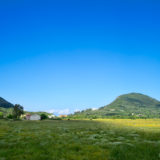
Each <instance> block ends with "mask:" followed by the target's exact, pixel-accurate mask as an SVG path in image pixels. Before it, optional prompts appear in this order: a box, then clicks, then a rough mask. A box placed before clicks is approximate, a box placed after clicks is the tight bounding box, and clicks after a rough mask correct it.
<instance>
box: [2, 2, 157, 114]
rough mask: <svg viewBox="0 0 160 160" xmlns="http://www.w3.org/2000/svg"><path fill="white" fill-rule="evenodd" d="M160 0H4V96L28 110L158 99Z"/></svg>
mask: <svg viewBox="0 0 160 160" xmlns="http://www.w3.org/2000/svg"><path fill="white" fill-rule="evenodd" d="M159 8H160V2H159V1H158V0H143V1H142V0H129V1H128V0H126V1H125V0H113V1H106V0H88V1H87V0H76V1H75V0H67V1H66V0H37V1H36V0H14V1H13V0H5V1H0V20H1V22H0V23H1V24H0V96H1V97H3V98H5V99H7V100H8V101H10V102H12V103H14V104H15V103H20V104H21V105H23V106H24V107H25V110H29V111H40V110H43V111H49V110H54V111H55V110H56V112H61V113H62V112H63V111H64V113H65V112H73V111H74V110H81V109H85V108H97V107H100V106H103V105H106V104H108V103H110V102H111V101H113V100H114V99H115V98H116V97H117V96H119V95H121V94H124V93H129V92H140V93H144V94H147V95H150V96H152V97H154V98H157V99H159V100H160V20H159V17H160V10H159Z"/></svg>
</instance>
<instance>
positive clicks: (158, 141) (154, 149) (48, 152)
mask: <svg viewBox="0 0 160 160" xmlns="http://www.w3.org/2000/svg"><path fill="white" fill-rule="evenodd" d="M159 124H160V120H157V119H155V120H154V119H150V120H124V119H123V120H110V119H108V120H92V121H91V120H70V121H65V120H63V121H4V120H0V160H21V159H23V160H25V159H26V160H160V126H159Z"/></svg>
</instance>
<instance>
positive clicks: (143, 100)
mask: <svg viewBox="0 0 160 160" xmlns="http://www.w3.org/2000/svg"><path fill="white" fill-rule="evenodd" d="M71 117H74V118H138V117H141V118H160V101H158V100H156V99H153V98H151V97H149V96H146V95H143V94H139V93H130V94H125V95H121V96H119V97H118V98H116V100H115V101H113V102H112V103H111V104H109V105H106V106H104V107H101V108H99V109H97V110H92V109H87V110H84V111H81V112H76V113H75V114H73V115H71Z"/></svg>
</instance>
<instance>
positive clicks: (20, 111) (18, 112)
mask: <svg viewBox="0 0 160 160" xmlns="http://www.w3.org/2000/svg"><path fill="white" fill-rule="evenodd" d="M22 114H23V107H22V106H21V105H19V104H15V106H14V108H13V117H14V118H16V119H19V118H20V116H21V115H22Z"/></svg>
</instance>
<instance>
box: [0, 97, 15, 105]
mask: <svg viewBox="0 0 160 160" xmlns="http://www.w3.org/2000/svg"><path fill="white" fill-rule="evenodd" d="M0 107H2V108H13V107H14V105H13V104H11V103H10V102H8V101H6V100H5V99H3V98H1V97H0Z"/></svg>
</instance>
